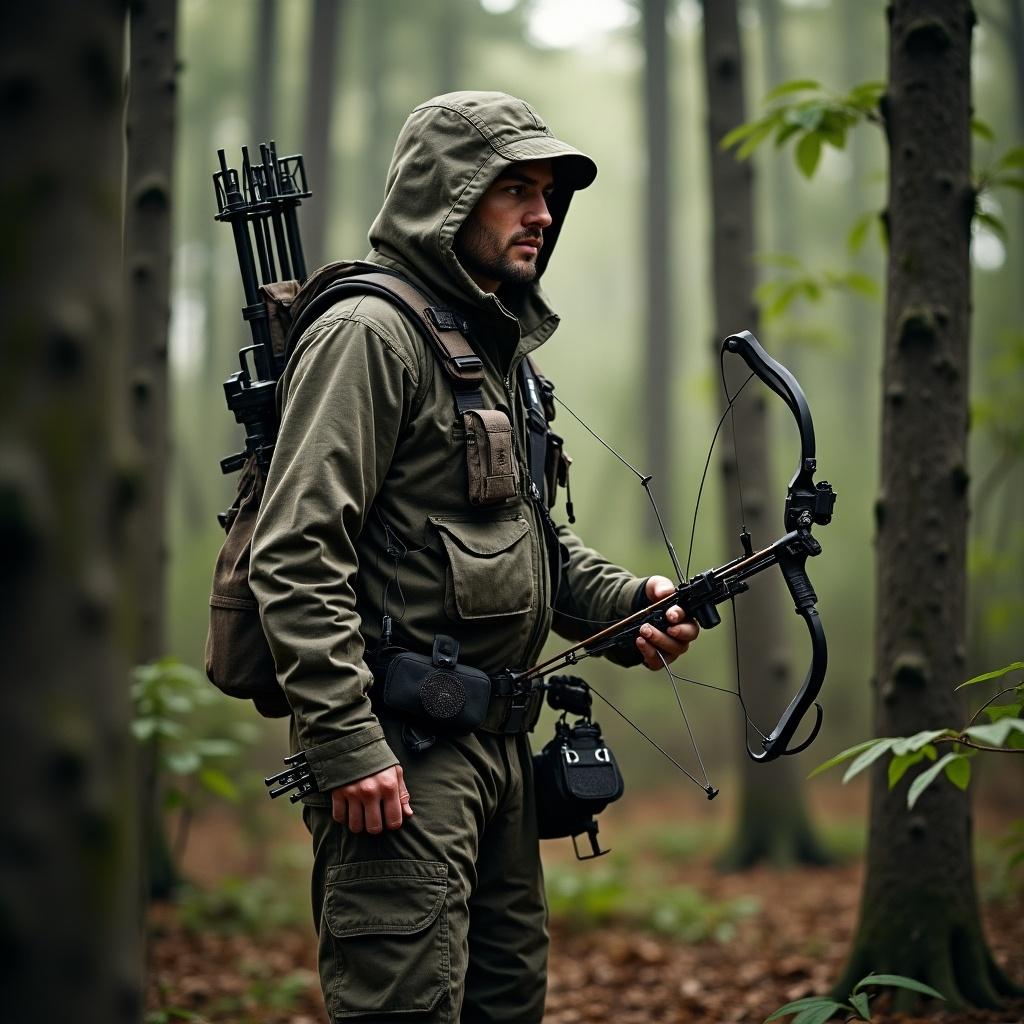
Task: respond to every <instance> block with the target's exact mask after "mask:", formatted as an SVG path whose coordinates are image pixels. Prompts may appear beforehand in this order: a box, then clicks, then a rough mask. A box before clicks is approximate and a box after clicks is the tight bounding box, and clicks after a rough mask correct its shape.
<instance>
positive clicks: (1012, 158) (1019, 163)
mask: <svg viewBox="0 0 1024 1024" xmlns="http://www.w3.org/2000/svg"><path fill="white" fill-rule="evenodd" d="M1010 167H1024V146H1014V147H1013V149H1008V150H1007V151H1006V152H1005V153H1004V154H1003V155H1002V156H1001V157H1000V158H999V159H998V160H997V161H996V162H995V164H994V167H993V169H994V170H996V171H1005V170H1007V169H1008V168H1010Z"/></svg>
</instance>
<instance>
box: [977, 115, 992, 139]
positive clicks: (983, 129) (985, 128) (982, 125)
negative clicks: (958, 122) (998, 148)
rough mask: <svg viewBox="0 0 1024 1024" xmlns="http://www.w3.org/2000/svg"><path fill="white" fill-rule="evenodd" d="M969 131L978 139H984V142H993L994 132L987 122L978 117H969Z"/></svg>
mask: <svg viewBox="0 0 1024 1024" xmlns="http://www.w3.org/2000/svg"><path fill="white" fill-rule="evenodd" d="M971 131H972V132H974V134H975V135H977V136H978V138H980V139H984V140H985V141H986V142H995V141H996V133H995V132H994V131H992V129H991V127H990V126H989V125H988V124H987V122H985V121H982V120H981V119H980V118H977V117H975V118H972V119H971Z"/></svg>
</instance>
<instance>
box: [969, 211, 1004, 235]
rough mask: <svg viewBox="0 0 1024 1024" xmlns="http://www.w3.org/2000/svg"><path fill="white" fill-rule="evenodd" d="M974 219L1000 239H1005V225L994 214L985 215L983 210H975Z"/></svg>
mask: <svg viewBox="0 0 1024 1024" xmlns="http://www.w3.org/2000/svg"><path fill="white" fill-rule="evenodd" d="M974 219H975V220H976V221H977V222H978V223H979V224H984V225H985V227H987V228H989V229H990V230H991V231H993V232H995V234H997V235H998V236H999V237H1000V238H1002V239H1004V240H1005V239H1006V237H1007V235H1006V225H1005V224H1004V223H1003V222H1002V221H1001V220H1000V219H999V218H998V217H997V216H995V214H992V213H986V212H985V211H984V210H975V211H974Z"/></svg>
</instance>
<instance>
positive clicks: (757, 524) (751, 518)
mask: <svg viewBox="0 0 1024 1024" xmlns="http://www.w3.org/2000/svg"><path fill="white" fill-rule="evenodd" d="M704 70H705V84H706V94H707V103H708V134H707V141H708V158H709V169H710V172H711V208H712V255H713V281H714V299H715V334H714V337H713V339H712V362H713V365H714V366H715V369H716V375H717V368H718V363H719V349H720V346H721V341H722V338H724V337H726V336H727V335H729V334H734V333H736V332H737V331H742V330H749V331H750V332H751V333H752V334H754V335H755V337H756V336H757V334H758V331H759V328H758V310H757V306H756V304H755V303H754V300H753V297H752V296H753V291H754V265H753V253H754V193H753V167H752V165H751V163H750V161H740V160H737V159H736V158H735V156H734V155H733V153H731V152H726V151H724V150H722V148H721V146H720V145H719V143H720V141H721V139H722V137H723V136H724V135H725V134H726V133H727V132H728V131H730V130H731V129H732V128H735V127H736V125H738V124H742V123H743V122H744V121H745V120H746V105H745V100H744V95H743V58H742V52H741V48H740V34H739V21H738V15H737V5H736V0H712V2H707V0H705V3H704ZM769 347H770V346H769ZM725 365H726V377H727V380H728V383H729V392H730V394H735V393H736V391H737V390H738V389H739V388H740V387H741V386H742V384H743V381H744V380H745V379H746V377H747V374H748V372H749V371H748V370H747V368H746V364H745V363H743V362H742V361H741V360H739V359H737V358H735V357H729V358H728V359H726V363H725ZM719 393H720V410H719V411H720V412H724V411H725V408H726V404H727V399H726V397H725V395H724V394H722V393H721V389H719ZM767 394H768V393H767V391H766V390H765V389H763V388H761V386H760V385H759V384H758V383H757V382H756V381H752V382H751V385H750V387H749V388H747V390H746V391H745V392H744V394H743V397H742V398H741V399H740V400H739V401H738V402H737V403H736V404H735V405H734V406H733V408H734V411H735V412H734V415H735V438H736V448H735V449H734V448H733V445H732V436H731V435H732V434H733V430H732V428H731V426H727V427H726V428H723V433H724V434H725V436H724V437H722V438H721V439H720V442H719V444H720V447H719V459H720V466H721V472H722V482H723V486H724V488H725V508H726V521H727V523H728V524H729V526H728V528H727V538H726V542H727V548H726V550H727V551H728V553H729V554H730V556H731V555H734V554H738V553H739V552H740V550H741V548H740V545H739V537H738V533H739V530H738V528H737V527H736V526H735V525H734V520H733V519H732V518H730V517H732V516H735V515H738V514H739V509H740V508H741V501H740V490H741V488H742V509H743V512H744V518H745V523H746V527H747V529H748V530H749V531H750V533H751V535H752V537H753V539H754V546H755V548H757V547H759V546H761V545H763V544H765V543H767V542H768V541H769V540H771V539H774V537H775V536H777V535H779V534H780V533H781V532H782V521H781V520H782V508H781V505H780V507H779V508H777V509H776V508H769V507H768V501H767V496H768V494H769V473H770V458H769V452H770V438H769V424H768V410H767V401H768V399H766V395H767ZM737 456H738V459H737ZM737 461H738V463H739V466H737ZM740 474H742V477H740ZM779 593H781V592H773V591H772V590H771V589H769V588H768V587H765V586H763V585H760V586H759V585H758V581H755V582H754V584H753V586H752V587H751V590H750V591H749V593H747V594H744V595H743V597H742V598H741V599H740V600H739V601H737V603H736V615H737V617H738V619H739V624H740V628H739V630H738V635H739V666H738V674H739V679H740V681H742V682H743V683H744V684H745V685H744V688H743V697H744V701H745V703H746V707H747V711H748V713H749V714H750V717H751V719H752V720H753V721H754V722H755V723H756V724H757V725H758V727H759V728H760V729H761V730H762V731H763V732H765V733H767V732H769V731H770V730H771V729H772V727H773V726H774V725H775V723H776V721H778V718H779V716H780V715H781V714H782V712H783V710H784V709H785V707H786V705H787V703H788V701H789V699H790V698H791V697H792V695H793V693H794V692H795V685H794V682H793V678H792V675H791V672H790V670H789V664H788V659H787V654H786V651H785V649H784V646H783V645H784V640H783V629H782V611H783V605H782V604H780V603H779V601H780V598H779ZM725 628H728V627H725ZM748 742H750V744H751V746H753V747H755V748H756V747H757V743H758V737H757V735H756V733H754V732H753V730H752V729H750V730H748ZM737 750H738V751H739V761H740V764H739V777H740V782H741V787H742V792H741V797H740V817H739V821H738V824H737V830H736V834H735V836H734V837H733V840H732V843H731V844H730V847H729V849H728V850H727V851H726V853H725V855H724V857H723V859H722V864H723V866H724V867H728V868H733V869H739V868H745V867H750V866H751V865H753V864H756V863H758V862H759V861H764V860H768V861H771V862H773V863H776V864H780V863H782V864H784V863H793V862H801V863H813V864H820V863H823V862H824V861H825V860H826V857H825V854H824V851H823V850H822V849H821V847H820V845H819V843H818V841H817V839H816V838H815V836H814V833H813V831H812V829H811V825H810V822H809V820H808V817H807V813H806V810H805V808H804V803H803V798H802V795H801V787H800V774H799V773H798V772H797V771H796V765H795V763H794V762H793V761H792V760H791V759H789V758H780V759H779V760H777V761H773V762H770V763H769V764H763V765H762V764H755V763H754V762H753V761H751V760H750V759H749V758H748V757H747V756H746V753H745V752H744V748H743V746H741V745H738V746H737Z"/></svg>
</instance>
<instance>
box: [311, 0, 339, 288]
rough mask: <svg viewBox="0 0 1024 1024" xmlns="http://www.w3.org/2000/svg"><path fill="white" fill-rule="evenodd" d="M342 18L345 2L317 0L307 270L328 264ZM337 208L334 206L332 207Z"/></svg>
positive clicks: (313, 22) (313, 61) (313, 28)
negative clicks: (311, 207)
mask: <svg viewBox="0 0 1024 1024" xmlns="http://www.w3.org/2000/svg"><path fill="white" fill-rule="evenodd" d="M344 17H345V3H344V0H316V4H315V5H314V7H313V19H312V21H311V22H310V34H309V83H308V87H307V92H306V124H305V131H304V134H303V139H302V147H303V151H304V153H305V157H306V173H307V174H308V176H309V180H310V182H311V183H312V188H313V189H314V190H315V192H316V197H317V199H316V208H315V213H313V214H311V215H310V216H307V217H306V218H304V220H303V223H302V244H303V249H304V251H305V255H306V261H307V263H308V266H309V269H310V270H311V271H312V270H315V269H316V268H317V267H319V266H321V265H322V264H323V263H325V262H326V261H327V253H326V238H327V224H328V222H329V219H330V212H331V193H332V192H333V185H334V181H333V177H334V176H333V175H332V174H331V160H330V157H331V123H332V118H333V113H334V97H335V92H336V91H337V90H336V88H335V82H334V68H335V64H336V62H337V55H338V47H339V45H340V39H339V36H338V31H339V27H338V23H339V22H343V21H344ZM335 205H336V204H335Z"/></svg>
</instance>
